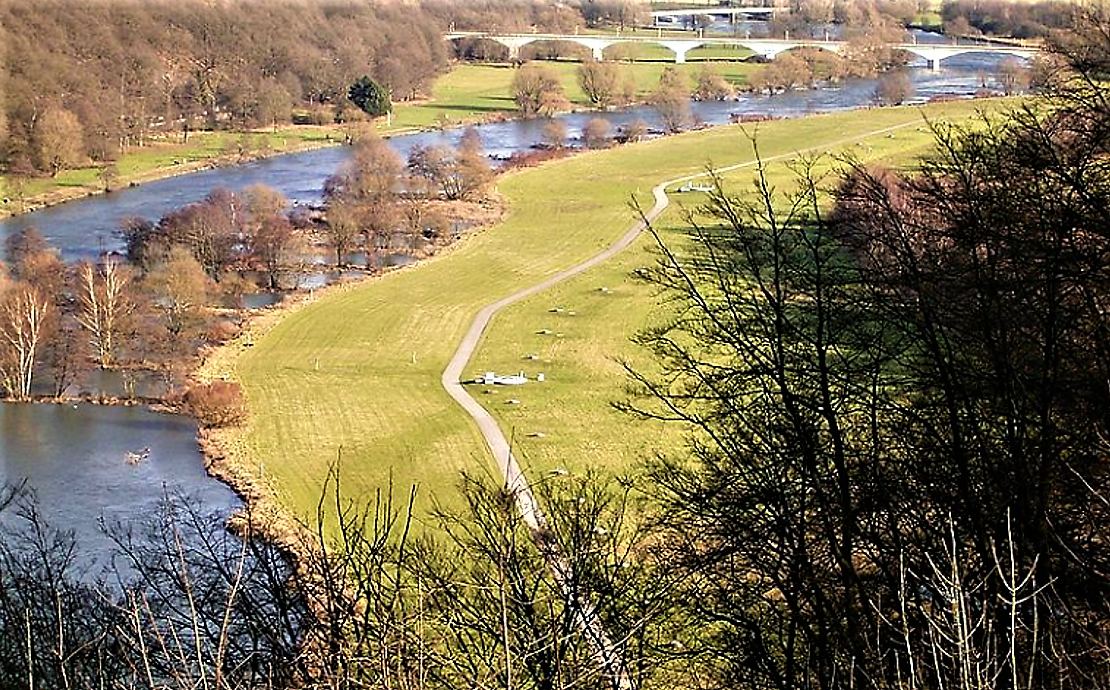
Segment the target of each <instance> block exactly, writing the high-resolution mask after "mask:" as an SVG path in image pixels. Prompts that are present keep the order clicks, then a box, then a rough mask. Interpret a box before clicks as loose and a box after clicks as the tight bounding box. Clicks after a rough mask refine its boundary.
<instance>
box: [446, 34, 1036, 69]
mask: <svg viewBox="0 0 1110 690" xmlns="http://www.w3.org/2000/svg"><path fill="white" fill-rule="evenodd" d="M444 38H445V39H447V40H448V41H454V40H458V39H461V38H482V39H487V40H490V41H494V42H495V43H500V44H501V45H503V46H505V47H506V48H508V49H509V58H510V59H514V60H515V59H516V58H517V57H518V56H519V55H520V49H521V48H523V47H524V46H526V45H528V44H529V43H535V42H536V41H566V42H569V43H576V44H578V45H580V46H585V47H586V48H589V49H590V50H591V51H592V52H593V55H594V58H595V59H598V60H601V59H602V58H603V57H604V53H605V49H606V48H608V47H609V46H613V45H619V44H622V43H652V44H655V45H661V46H663V47H664V48H667V49H668V50H670V51H672V52H673V53H674V56H675V57H674V61H675V62H676V63H680V64H681V63H684V62H686V54H687V53H689V52H690V51H691V50H693V49H694V48H700V47H702V46H732V47H736V46H739V47H743V48H747V49H748V50H751V51H752V52H754V53H757V54H759V55H762V56H763V57H765V58H768V59H774V57H775V56H776V55H778V54H779V53H782V52H785V51H788V50H794V49H796V48H820V49H821V50H828V51H831V52H834V53H839V52H841V51H842V50H843V49H844V48H845V47H846V46H847V45H848V44H847V43H845V42H843V41H819V40H812V39H801V40H790V39H789V38H783V39H773V38H716V37H714V38H704V37H700V38H699V37H691V38H676V37H670V36H663V35H662V33H661V32H660V34H659V35H658V36H620V35H593V34H582V35H578V34H573V35H568V34H541V33H531V34H496V33H482V32H457V33H450V34H446V35H445V36H444ZM893 47H894V48H898V49H900V50H905V51H907V52H910V53H913V54H914V55H917V56H919V57H921V58H924V59H925V60H927V61H928V63H929V67H931V68H932V69H934V70H935V69H940V61H941V60H944V59H945V58H950V57H952V56H954V55H963V54H965V53H988V54H993V55H1008V56H1013V57H1019V58H1023V59H1026V60H1028V59H1031V58H1032V57H1033V56H1034V55H1036V54H1037V53H1038V52H1039V51H1038V50H1037V49H1036V48H1026V47H1023V46H1012V45H999V44H985V43H898V44H895V45H894V46H893Z"/></svg>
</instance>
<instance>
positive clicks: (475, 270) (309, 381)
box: [208, 103, 974, 513]
mask: <svg viewBox="0 0 1110 690" xmlns="http://www.w3.org/2000/svg"><path fill="white" fill-rule="evenodd" d="M973 107H974V106H973V105H972V104H966V103H962V104H949V105H946V106H943V110H944V112H945V113H946V114H947V116H948V117H951V118H960V117H965V116H967V115H969V114H970V113H971V112H972V109H973ZM930 112H931V113H932V114H933V115H934V116H935V115H937V114H938V113H939V112H941V111H940V110H939V109H937V108H932V109H930ZM920 123H921V113H919V112H918V111H917V110H912V109H880V110H872V111H866V112H865V113H861V112H853V113H844V114H837V115H826V116H818V117H812V118H807V119H805V120H795V121H780V122H771V123H765V124H764V125H761V127H760V129H759V141H760V147H761V151H762V154H763V155H764V156H765V157H770V156H775V155H780V154H790V153H791V152H794V151H797V150H799V149H803V148H809V147H815V146H816V147H833V148H836V147H837V146H838V145H836V144H835V143H834V142H845V141H849V140H851V146H852V147H854V148H853V150H858V151H866V150H867V146H870V147H871V151H870V154H868V155H871V156H873V157H874V156H883V155H887V154H889V155H895V153H896V152H898V151H899V150H906V151H914V150H919V149H920V148H921V147H923V146H925V145H926V140H927V135H926V134H924V133H923V132H919V131H917V125H918V124H920ZM901 124H908V125H909V126H907V127H905V128H903V129H900V130H899V132H898V133H897V134H896V135H895V137H894V138H893V139H890V138H887V137H886V136H876V137H872V138H871V139H869V140H868V142H867V143H865V145H864V146H862V147H861V146H855V144H854V138H855V137H858V136H861V135H863V134H864V133H866V132H871V131H875V130H879V129H882V128H886V127H891V126H894V125H901ZM751 156H752V153H751V148H750V146H749V144H748V141H747V139H746V137H745V135H744V134H743V132H742V131H741V129H740V128H738V127H722V128H717V129H714V130H709V131H705V132H699V133H692V134H688V135H683V136H678V137H670V138H665V139H659V140H656V141H652V142H647V143H644V144H640V145H636V146H631V147H624V148H619V149H615V150H612V151H606V152H595V153H588V154H583V155H581V156H577V157H574V158H570V159H566V160H562V161H558V162H555V163H552V164H549V165H546V166H544V167H542V168H540V169H533V170H528V171H524V172H520V173H516V174H513V175H511V176H509V177H506V178H504V179H503V180H502V181H501V183H500V185H499V189H500V192H501V193H502V194H503V195H504V197H505V199H506V200H507V202H508V204H509V207H510V208H511V214H510V216H509V217H508V218H507V219H506V220H505V221H504V222H502V223H500V224H498V225H496V226H495V227H492V228H489V229H487V230H485V231H483V232H480V233H478V234H476V235H474V236H472V237H470V238H468V239H466V240H464V241H463V242H462V243H461V244H460V245H459V246H457V247H456V248H454V249H453V250H452V251H449V252H446V253H444V254H442V255H440V256H439V257H436V258H433V259H431V260H429V261H427V262H424V263H422V264H420V265H417V266H414V267H411V268H409V269H406V270H402V271H399V272H396V273H392V274H389V275H386V276H384V277H381V278H378V279H374V280H372V281H369V282H367V283H364V284H362V285H359V286H357V287H355V288H353V289H350V290H347V291H344V292H342V293H341V294H335V295H332V296H328V297H326V298H324V299H322V300H320V301H318V302H317V303H315V304H312V305H310V306H307V307H305V308H303V309H301V310H299V311H296V312H294V313H292V314H291V315H289V316H288V317H287V318H285V319H284V320H282V321H281V322H280V323H279V324H278V325H277V326H276V327H274V328H273V329H272V330H271V331H269V333H268V334H267V335H265V336H263V337H258V338H256V340H255V341H254V342H255V344H254V346H253V347H250V348H242V349H241V350H240V351H239V354H238V356H237V357H232V358H230V359H217V360H216V364H215V365H214V369H213V370H211V371H209V372H208V373H209V374H213V375H219V374H226V375H230V376H232V377H233V378H236V379H238V380H241V381H242V382H243V384H244V387H245V390H246V393H247V397H248V402H249V406H250V409H251V421H250V423H249V424H248V426H247V427H246V428H245V429H244V430H243V431H242V432H241V434H240V437H239V439H238V441H237V442H238V443H239V444H240V445H241V447H242V449H243V450H244V451H245V454H246V456H247V457H249V458H251V463H252V465H257V466H255V467H252V468H251V469H252V471H254V472H256V473H261V472H262V471H264V475H265V478H266V480H267V481H268V482H270V486H272V487H273V488H274V489H275V491H276V493H277V494H278V496H279V499H280V500H281V501H282V502H284V503H285V504H286V505H287V506H289V507H290V508H292V509H293V510H294V511H297V512H302V513H303V512H305V511H307V510H309V509H310V508H311V507H312V506H313V505H314V504H315V501H316V497H317V495H318V492H319V491H320V488H321V483H322V481H323V478H324V475H325V470H326V468H327V466H328V464H329V463H330V462H332V461H333V460H334V459H335V458H336V457H337V456H338V455H339V454H340V449H342V456H343V467H344V475H345V477H346V483H347V487H348V493H349V494H351V493H357V492H361V491H370V490H373V489H375V488H379V487H382V486H384V485H385V484H386V483H387V482H388V481H389V480H390V478H392V480H393V482H394V485H395V486H397V487H408V486H410V485H412V484H419V485H420V486H421V487H422V497H423V498H422V499H421V501H420V506H421V508H427V506H428V505H429V503H428V500H429V496H430V495H431V494H433V493H435V494H437V495H439V496H443V497H448V496H449V495H450V493H451V492H450V491H449V490H448V489H449V487H450V486H452V485H453V483H454V481H455V479H456V477H457V473H458V472H459V471H460V470H462V469H465V468H469V469H478V468H490V467H491V464H490V463H489V459H488V457H487V455H486V452H485V448H484V446H483V443H482V440H481V438H480V437H479V435H478V433H477V431H476V429H475V428H474V427H473V426H472V425H471V423H470V422H469V421H468V419H467V418H466V417H465V416H464V414H463V413H462V411H461V409H458V408H456V407H455V406H454V404H453V403H452V402H451V401H450V399H449V398H448V397H447V395H446V393H445V392H444V391H443V390H442V389H441V388H440V386H439V376H440V373H441V372H442V370H443V368H444V366H445V364H446V362H447V360H448V359H449V357H450V355H451V353H452V352H453V350H454V348H455V344H456V343H457V341H458V340H459V338H460V337H461V334H462V332H463V331H464V329H465V328H466V326H467V324H468V323H469V321H470V319H471V318H472V316H473V315H474V313H475V312H476V311H477V310H478V309H479V308H480V307H481V306H482V305H484V304H486V303H489V302H492V301H494V300H496V299H497V298H499V297H501V296H503V295H506V294H509V293H511V292H513V291H514V290H516V289H518V288H520V287H523V286H526V285H530V284H533V283H535V282H538V281H539V280H541V279H542V278H543V277H545V276H548V275H550V274H552V273H554V272H557V271H558V270H559V269H561V268H564V267H567V266H570V265H573V264H576V263H578V262H580V261H582V260H584V259H586V258H588V257H589V256H591V255H593V254H594V253H596V252H598V251H599V250H600V249H601V248H603V247H605V246H606V245H608V244H609V243H611V242H612V241H613V240H614V239H615V238H617V237H618V236H619V235H621V234H622V233H623V232H624V230H625V229H626V228H627V227H628V226H629V224H630V223H631V221H632V214H631V212H630V210H629V208H628V206H627V202H628V200H629V199H630V198H633V197H634V198H637V199H639V200H641V201H644V202H646V201H647V199H648V196H649V191H650V189H651V187H652V186H653V185H654V184H656V183H658V182H659V181H661V180H664V179H669V178H671V177H674V176H677V175H680V174H683V173H694V172H697V171H699V170H701V169H703V168H704V166H705V165H706V164H707V163H709V162H712V163H713V164H715V165H725V164H734V163H738V162H742V161H745V160H750V159H751ZM747 177H750V172H749V173H748V174H747V175H745V174H744V173H739V174H738V175H737V176H736V179H737V180H739V181H740V182H743V181H744V180H745V179H746V178H747ZM647 260H648V259H647V258H646V257H645V256H644V255H643V253H642V251H641V250H638V249H633V250H630V251H629V252H628V253H627V254H625V255H622V256H621V257H620V258H619V259H618V260H616V261H614V262H612V263H610V264H607V265H605V266H603V267H602V268H600V269H598V270H597V271H595V272H592V273H590V274H588V275H585V276H583V277H581V278H579V279H577V280H575V281H573V282H571V283H568V284H565V285H563V286H561V287H559V288H556V289H555V290H553V291H551V292H550V293H548V294H543V295H540V296H538V297H536V298H534V299H532V300H529V301H527V302H524V303H522V304H520V305H518V306H517V307H514V308H513V309H512V310H511V311H510V312H508V313H506V314H503V315H502V316H501V317H499V318H498V319H497V320H496V321H495V323H494V326H493V330H492V332H491V333H489V334H488V336H487V338H486V340H485V343H484V346H483V349H482V352H481V353H480V354H479V355H478V356H477V357H476V358H475V360H474V361H473V362H472V366H471V367H470V371H471V372H473V373H479V372H481V371H484V370H487V369H494V370H501V371H517V370H519V369H525V370H526V371H528V372H529V373H534V372H535V371H536V370H537V369H538V368H539V367H540V366H542V369H540V370H544V371H546V373H548V374H549V382H548V383H547V384H544V385H542V386H541V385H530V386H526V387H524V388H521V389H519V395H518V394H517V393H516V392H515V391H514V393H513V394H512V395H514V396H516V397H518V398H519V399H520V400H521V404H519V405H506V404H505V403H504V400H505V399H506V398H507V397H508V394H507V393H505V392H498V393H497V394H493V395H490V396H489V400H490V404H489V407H490V409H491V410H493V411H494V412H495V413H496V414H497V415H498V416H499V418H500V419H501V420H502V422H503V423H504V424H505V425H506V427H508V428H509V430H511V431H514V433H513V436H514V438H515V439H516V441H517V447H518V448H520V450H521V451H522V456H523V458H524V460H525V461H526V463H530V464H531V466H532V467H534V468H539V469H543V468H547V467H552V466H555V465H559V466H568V467H571V468H581V467H584V466H586V465H592V464H598V465H605V466H608V467H611V468H620V467H625V466H628V465H629V463H630V462H631V461H632V460H635V459H636V458H639V457H641V456H643V455H644V454H649V453H652V452H654V450H656V449H658V448H661V447H669V446H670V445H671V444H673V442H674V439H673V437H670V436H669V435H668V434H667V432H665V431H662V430H660V429H659V427H658V426H656V425H651V424H641V423H635V422H633V421H631V420H628V419H625V418H619V417H617V416H615V414H614V413H612V412H610V411H609V409H608V403H609V401H610V400H612V399H613V397H615V396H618V395H619V394H620V388H621V385H622V384H621V378H620V375H619V371H618V368H617V366H616V365H615V364H614V363H613V361H612V360H611V358H612V357H614V356H619V355H621V354H629V353H630V348H629V347H628V345H627V342H626V339H627V336H628V335H630V334H631V333H632V332H634V331H635V330H636V328H638V327H639V326H640V325H641V324H643V323H645V322H646V318H647V317H648V315H649V314H650V312H651V310H652V309H653V308H654V304H655V302H654V300H653V299H652V297H651V295H650V292H644V291H643V289H642V288H641V287H639V286H635V285H633V284H632V283H631V282H630V281H629V280H628V275H629V272H630V271H631V270H632V269H633V268H635V267H636V266H639V265H642V264H643V263H644V262H645V261H647ZM601 286H605V287H609V288H610V291H609V292H605V293H603V292H601V291H600V290H598V288H599V287H601ZM554 307H560V308H562V309H564V311H563V312H561V313H553V312H551V311H549V310H550V309H552V308H554ZM572 311H574V312H577V313H575V314H571V312H572ZM543 329H548V330H550V331H551V333H550V334H548V335H543V336H541V335H539V334H538V333H537V332H538V331H541V330H543ZM558 333H562V334H563V335H562V337H559V336H558V335H557V334H558ZM532 353H535V354H537V356H538V357H539V359H538V360H526V359H523V356H525V355H530V354H532ZM631 354H632V355H633V356H637V355H635V353H631ZM221 368H222V370H221ZM537 431H541V432H543V433H544V434H545V435H544V437H543V438H539V437H529V436H528V434H529V433H533V432H537ZM448 500H449V499H448Z"/></svg>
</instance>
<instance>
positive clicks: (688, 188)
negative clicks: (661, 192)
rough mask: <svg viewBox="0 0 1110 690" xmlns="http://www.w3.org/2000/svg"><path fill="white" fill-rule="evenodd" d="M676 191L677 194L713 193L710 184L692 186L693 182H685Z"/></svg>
mask: <svg viewBox="0 0 1110 690" xmlns="http://www.w3.org/2000/svg"><path fill="white" fill-rule="evenodd" d="M677 191H679V192H712V191H713V185H711V184H694V183H693V182H687V183H686V184H684V185H682V186H681V187H679V188H678V190H677Z"/></svg>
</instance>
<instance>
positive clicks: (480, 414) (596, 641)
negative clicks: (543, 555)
mask: <svg viewBox="0 0 1110 690" xmlns="http://www.w3.org/2000/svg"><path fill="white" fill-rule="evenodd" d="M920 124H921V120H920V119H914V120H911V121H909V122H904V123H901V124H897V125H893V126H890V127H884V128H882V129H877V130H874V131H871V132H867V133H865V134H860V135H857V136H853V137H847V138H844V139H840V140H837V141H833V142H826V143H823V144H821V145H819V146H812V147H809V148H803V149H798V150H796V151H793V152H791V153H784V154H780V155H777V156H771V157H768V158H763V159H762V160H760V159H757V160H752V161H747V162H744V163H737V164H735V165H729V166H725V167H721V168H715V169H713V170H712V171H707V172H701V173H694V174H692V175H684V176H682V177H676V178H673V179H670V180H666V181H664V182H660V183H659V184H657V185H656V186H655V187H654V188H652V190H651V192H652V196H653V197H654V199H655V204H654V205H653V206H652V207H651V209H649V210H648V211H647V212H646V213H644V214H643V217H642V218H641V219H640V220H639V221H637V222H636V223H634V224H633V225H632V227H630V228H629V229H628V231H627V232H625V234H624V235H622V236H621V237H620V239H618V240H617V241H616V242H614V243H613V244H612V245H610V246H609V247H607V248H606V249H604V250H603V251H601V252H600V253H598V254H596V255H594V256H593V257H591V258H589V259H587V260H586V261H584V262H582V263H580V264H577V265H575V266H571V267H570V268H567V269H565V270H563V271H560V272H559V273H556V274H555V275H553V276H551V277H549V278H547V279H546V280H544V281H542V282H540V283H537V284H535V285H532V286H530V287H527V288H524V289H522V290H520V291H518V292H515V293H513V294H511V295H509V296H507V297H503V298H502V299H500V300H498V301H496V302H494V303H493V304H490V305H487V306H485V307H483V308H482V310H481V311H479V312H478V314H477V315H475V317H474V320H473V321H472V322H471V324H470V328H469V329H468V330H467V332H466V335H465V336H464V337H463V339H462V341H461V342H460V343H459V346H458V348H457V349H456V350H455V354H454V355H453V356H452V357H451V361H450V362H448V364H447V368H446V369H444V371H443V376H442V377H441V378H440V381H441V383H442V384H443V388H444V389H445V390H446V391H447V393H448V395H450V396H451V397H452V398H453V399H454V400H455V402H457V403H458V404H459V405H461V406H462V408H463V409H464V410H466V412H467V414H469V415H470V417H471V418H472V419H473V420H474V422H475V423H476V424H477V425H478V429H479V431H481V432H482V436H483V437H484V438H485V440H486V445H487V446H489V449H490V453H492V454H493V458H494V461H495V462H496V463H497V467H498V469H499V470H500V471H501V475H502V476H503V477H504V478H505V486H506V488H508V489H509V490H510V491H512V492H513V495H514V497H515V499H516V503H517V509H518V510H519V511H520V514H521V517H522V518H523V520H524V522H525V524H527V525H528V528H529V529H530V530H531V531H532V533H533V534H534V535H538V534H539V533H541V532H542V531H543V530H544V529H545V528H546V522H545V520H544V517H543V511H542V509H541V508H540V506H539V504H538V503H537V502H536V498H535V496H534V495H533V493H532V489H531V487H530V486H529V485H528V479H527V478H526V477H525V476H524V472H523V471H522V470H521V468H520V464H519V463H518V462H517V459H516V457H515V456H514V455H513V453H512V449H511V448H510V446H509V442H508V440H507V439H506V438H505V435H504V434H503V433H502V432H501V428H500V427H499V426H498V425H497V421H496V420H495V419H494V418H493V416H492V415H490V413H489V412H487V411H486V409H485V408H484V407H482V406H481V405H480V404H479V403H478V401H477V400H475V399H474V398H473V397H472V396H471V395H470V393H468V392H467V391H466V389H465V388H464V387H463V385H462V383H461V380H462V373H463V369H464V368H465V367H466V365H467V363H468V362H469V361H470V358H471V357H472V356H473V355H474V351H475V350H476V349H477V348H478V343H479V342H480V341H481V339H482V335H483V334H484V333H485V331H486V328H488V327H489V324H490V321H492V320H493V317H494V316H496V315H497V313H498V312H500V311H501V310H502V309H505V308H506V307H509V306H512V305H513V304H516V303H517V302H520V301H521V300H524V299H527V298H528V297H531V296H532V295H535V294H538V293H540V292H543V291H544V290H547V289H548V288H550V287H553V286H555V285H558V284H559V283H562V282H563V281H565V280H568V279H570V278H573V277H574V276H577V275H579V274H581V273H584V272H585V271H588V270H590V269H591V268H593V267H595V266H597V265H599V264H601V263H604V262H605V261H608V260H609V259H611V258H613V257H614V256H616V255H617V254H619V253H620V252H622V251H624V250H625V249H627V248H628V246H629V245H631V244H632V243H633V242H634V241H635V240H636V238H637V237H639V236H640V233H641V232H643V231H644V230H645V229H646V228H647V227H648V224H650V223H651V222H652V221H653V220H655V219H656V218H658V217H659V215H660V214H662V213H663V211H665V210H666V209H667V206H669V205H670V199H669V197H668V196H667V191H666V189H667V187H669V186H671V185H675V184H679V183H682V182H688V181H691V180H695V179H699V178H703V177H707V176H709V175H710V174H720V173H726V172H730V171H733V170H740V169H742V168H750V167H754V166H756V165H758V164H760V163H761V162H762V163H764V164H766V163H773V162H775V161H778V160H784V159H788V158H792V157H794V156H797V155H799V154H803V153H813V152H816V151H827V150H829V149H832V148H836V147H838V146H843V145H845V144H850V143H853V142H856V141H860V140H863V139H868V138H870V137H874V136H878V135H882V134H887V133H889V132H893V131H896V130H899V129H903V128H905V127H911V126H915V125H920ZM547 558H548V561H549V563H550V565H551V568H552V570H553V572H554V573H555V575H556V578H557V579H558V580H559V581H560V583H565V582H566V581H569V579H570V578H569V566H568V565H567V563H566V560H565V559H564V558H563V557H562V556H561V555H560V554H559V553H558V552H548V553H547ZM564 592H565V593H567V594H569V592H566V590H564ZM578 608H579V614H580V619H581V620H580V626H581V627H582V629H583V632H584V633H585V634H586V636H587V638H588V640H589V641H590V643H591V646H592V647H593V651H594V655H595V657H596V658H597V659H598V661H599V664H600V665H601V667H602V669H604V671H605V673H606V674H607V675H608V676H609V679H610V685H611V687H613V688H614V690H631V689H632V688H633V687H634V685H633V683H632V680H631V678H630V677H629V676H628V672H627V667H626V666H625V664H624V662H623V660H622V659H621V657H620V652H619V651H618V650H617V646H616V645H615V644H614V643H613V641H612V640H611V639H610V638H609V637H608V635H606V634H605V631H604V629H603V628H602V626H601V624H600V622H599V621H598V618H597V616H596V614H595V613H594V610H593V607H592V606H591V605H590V604H589V602H588V601H581V600H579V601H578Z"/></svg>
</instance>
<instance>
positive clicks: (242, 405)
mask: <svg viewBox="0 0 1110 690" xmlns="http://www.w3.org/2000/svg"><path fill="white" fill-rule="evenodd" d="M183 402H184V404H185V410H186V411H187V412H188V413H189V414H191V415H193V416H194V417H196V419H197V421H198V422H199V423H200V425H201V426H202V427H208V428H218V427H226V426H238V425H239V424H242V423H243V422H244V421H246V419H247V405H246V402H245V401H244V400H243V387H242V386H240V385H239V384H238V383H232V382H230V381H213V382H212V383H194V384H193V385H191V386H189V390H187V391H186V392H185V397H184V399H183Z"/></svg>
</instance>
